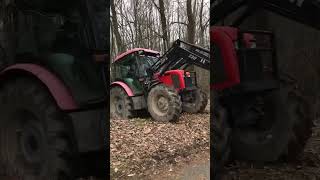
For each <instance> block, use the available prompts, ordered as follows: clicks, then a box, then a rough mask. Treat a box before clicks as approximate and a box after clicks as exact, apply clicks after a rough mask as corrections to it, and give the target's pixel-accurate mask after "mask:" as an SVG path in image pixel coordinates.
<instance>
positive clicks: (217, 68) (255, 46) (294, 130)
mask: <svg viewBox="0 0 320 180" xmlns="http://www.w3.org/2000/svg"><path fill="white" fill-rule="evenodd" d="M319 7H320V3H319V1H312V0H305V1H303V0H302V1H291V0H283V1H278V0H261V1H256V0H217V1H211V17H212V18H211V30H210V36H211V38H210V41H211V48H212V49H211V57H212V64H211V73H212V74H211V77H212V78H213V81H212V89H213V91H212V93H211V96H212V97H213V101H214V102H213V106H211V107H212V108H213V109H212V110H211V112H212V118H213V121H212V123H211V126H212V127H211V129H212V130H213V132H212V133H211V135H212V137H211V139H212V140H213V144H212V148H211V150H212V157H213V162H214V165H213V168H214V171H213V173H214V177H215V178H216V179H220V175H221V174H222V170H223V165H224V164H225V163H226V162H228V161H229V160H231V157H232V158H233V159H238V160H249V161H259V162H270V161H276V160H280V159H282V160H295V159H297V158H298V157H299V153H301V152H302V151H303V149H304V146H305V144H306V142H307V140H308V138H309V137H310V136H311V134H312V125H313V123H312V121H313V117H312V116H311V114H312V113H311V111H310V110H311V109H312V108H311V106H310V104H309V103H308V101H306V99H305V97H304V95H303V94H302V93H301V89H300V88H301V87H300V86H299V84H298V82H297V80H296V79H295V78H293V77H292V76H291V75H290V74H288V73H286V72H284V71H283V70H282V69H280V68H279V67H278V60H277V54H276V45H275V43H274V40H275V37H276V35H275V34H273V33H272V32H270V31H264V30H263V31H261V30H259V31H257V30H254V31H252V30H243V28H240V27H239V26H240V25H241V24H242V23H243V21H244V20H245V19H246V18H247V17H249V16H250V15H252V14H253V13H254V12H257V11H259V10H261V9H265V10H269V11H272V12H275V13H277V14H280V15H283V16H285V17H287V18H289V19H293V20H296V21H298V22H300V23H303V24H306V25H309V26H311V27H314V28H316V29H320V26H319V23H318V21H319V19H320V14H319V12H320V11H319V10H320V9H319ZM239 9H242V10H241V11H240V10H239ZM237 10H239V11H237ZM234 12H237V14H236V16H232V15H231V14H233V13H234ZM226 24H228V25H229V26H226ZM292 38H294V37H292ZM302 68H303V67H302Z"/></svg>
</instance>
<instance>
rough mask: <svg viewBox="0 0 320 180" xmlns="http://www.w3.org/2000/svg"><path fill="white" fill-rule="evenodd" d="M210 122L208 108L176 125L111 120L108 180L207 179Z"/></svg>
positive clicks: (182, 118) (187, 115)
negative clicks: (109, 177) (109, 173)
mask: <svg viewBox="0 0 320 180" xmlns="http://www.w3.org/2000/svg"><path fill="white" fill-rule="evenodd" d="M209 121H210V114H209V106H208V108H207V109H206V111H205V112H204V113H201V114H187V113H183V114H182V116H181V117H180V120H179V121H178V122H177V123H159V122H155V121H152V119H151V118H150V117H147V118H136V119H131V120H111V126H110V127H111V128H110V149H111V152H110V156H111V166H110V168H111V169H110V172H111V179H113V180H114V179H159V178H160V179H181V178H182V179H185V180H187V179H188V178H187V179H186V178H183V177H191V175H190V174H188V173H190V172H191V173H192V172H194V173H193V175H194V176H197V178H196V179H199V178H200V176H201V179H209V168H210V165H209V164H210V163H209V159H210V158H209V145H210V140H209V129H210V128H209ZM198 177H199V178H198Z"/></svg>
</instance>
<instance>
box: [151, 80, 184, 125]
mask: <svg viewBox="0 0 320 180" xmlns="http://www.w3.org/2000/svg"><path fill="white" fill-rule="evenodd" d="M147 104H148V111H149V113H150V115H151V116H152V118H153V119H154V120H156V121H162V122H168V121H170V122H174V121H177V120H178V118H179V117H180V113H181V111H182V102H181V98H180V96H179V94H178V92H177V91H176V90H175V89H174V88H172V87H168V86H165V85H163V84H159V85H156V86H155V87H153V88H152V89H151V90H150V92H149V94H148V102H147Z"/></svg>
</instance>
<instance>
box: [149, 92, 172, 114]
mask: <svg viewBox="0 0 320 180" xmlns="http://www.w3.org/2000/svg"><path fill="white" fill-rule="evenodd" d="M152 105H153V106H152V107H153V108H154V111H155V112H156V113H157V114H159V115H160V116H164V115H166V113H167V112H168V110H169V99H168V98H166V97H165V96H162V95H159V96H156V97H155V98H154V99H153V103H152Z"/></svg>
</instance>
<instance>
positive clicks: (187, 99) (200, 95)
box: [182, 88, 208, 113]
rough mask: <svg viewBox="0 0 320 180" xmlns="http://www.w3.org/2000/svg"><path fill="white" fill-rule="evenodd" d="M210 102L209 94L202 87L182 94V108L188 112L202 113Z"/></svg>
mask: <svg viewBox="0 0 320 180" xmlns="http://www.w3.org/2000/svg"><path fill="white" fill-rule="evenodd" d="M207 104H208V96H207V94H206V93H205V92H203V91H202V90H201V89H199V88H197V89H196V90H193V91H189V92H188V93H185V94H183V95H182V110H183V111H185V112H188V113H201V112H203V111H204V109H205V108H206V106H207Z"/></svg>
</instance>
